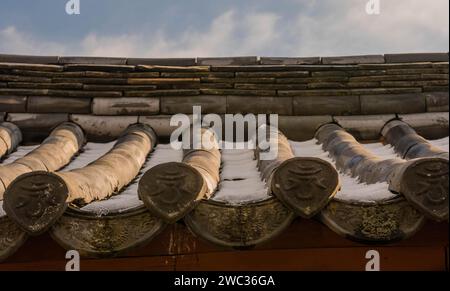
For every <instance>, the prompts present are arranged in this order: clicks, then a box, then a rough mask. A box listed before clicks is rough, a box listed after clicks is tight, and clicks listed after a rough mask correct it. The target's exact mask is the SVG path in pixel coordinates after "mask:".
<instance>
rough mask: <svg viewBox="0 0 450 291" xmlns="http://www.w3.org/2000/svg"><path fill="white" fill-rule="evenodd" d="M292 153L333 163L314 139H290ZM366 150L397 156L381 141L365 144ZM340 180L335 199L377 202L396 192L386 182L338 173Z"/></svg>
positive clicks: (387, 157)
mask: <svg viewBox="0 0 450 291" xmlns="http://www.w3.org/2000/svg"><path fill="white" fill-rule="evenodd" d="M290 143H291V147H292V149H293V151H294V154H295V155H296V156H297V157H316V158H321V159H323V160H325V161H327V162H329V163H330V164H331V165H333V166H335V165H334V162H333V159H332V158H331V157H330V156H329V153H328V152H325V151H324V150H323V149H322V146H321V145H319V144H318V141H317V140H316V139H312V140H309V141H305V142H294V141H290ZM364 146H365V147H366V148H367V149H368V150H371V151H373V152H374V153H376V154H378V155H380V157H382V158H386V159H389V158H392V157H397V156H396V155H395V153H394V152H393V150H392V148H390V147H387V146H383V145H382V144H381V143H377V144H365V145H364ZM339 178H340V181H341V190H340V191H339V192H338V193H337V194H336V196H335V199H337V200H342V201H349V202H378V201H383V200H388V199H392V198H395V197H397V196H398V195H397V194H394V193H392V192H391V191H389V189H388V187H389V185H388V183H386V182H383V183H376V184H370V185H369V184H366V183H361V182H359V181H358V179H357V178H352V177H351V176H350V175H349V174H346V173H342V172H340V173H339Z"/></svg>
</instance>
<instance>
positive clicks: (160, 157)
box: [81, 144, 183, 216]
mask: <svg viewBox="0 0 450 291" xmlns="http://www.w3.org/2000/svg"><path fill="white" fill-rule="evenodd" d="M182 160H183V151H182V150H174V149H172V147H171V146H170V144H160V145H158V146H157V147H156V148H155V151H154V152H153V153H151V154H150V156H149V158H148V160H147V162H146V163H145V165H144V167H143V168H142V169H141V172H140V174H139V175H138V177H136V179H134V180H133V182H131V183H130V185H128V186H127V187H126V188H125V189H124V190H123V191H122V192H120V193H119V194H118V195H114V196H112V197H110V198H109V199H107V200H102V201H96V202H93V203H90V204H88V205H86V206H84V207H82V208H81V211H85V212H89V213H95V214H96V215H97V216H103V215H108V214H113V213H122V212H125V211H128V210H130V209H134V208H136V207H139V206H141V205H142V201H141V200H139V197H138V183H139V179H140V178H141V177H142V175H144V174H145V172H147V171H148V170H150V169H151V168H153V167H154V166H156V165H159V164H162V163H169V162H181V161H182Z"/></svg>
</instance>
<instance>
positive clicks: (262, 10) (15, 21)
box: [0, 0, 449, 57]
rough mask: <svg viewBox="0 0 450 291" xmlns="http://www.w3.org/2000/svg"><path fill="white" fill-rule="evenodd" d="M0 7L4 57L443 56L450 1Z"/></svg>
mask: <svg viewBox="0 0 450 291" xmlns="http://www.w3.org/2000/svg"><path fill="white" fill-rule="evenodd" d="M67 1H68V0H35V1H29V0H1V1H0V53H14V54H36V55H55V54H56V55H92V56H98V55H101V56H134V57H196V56H237V55H259V56H321V55H327V56H331V55H351V54H376V53H396V52H443V51H444V52H447V51H448V50H449V12H448V10H449V1H448V0H380V3H381V11H380V12H381V13H380V14H379V15H368V14H367V13H366V9H365V6H366V3H367V2H368V1H369V0H270V1H269V0H220V1H219V0H164V1H162V0H161V1H153V0H128V1H125V0H80V4H81V14H80V15H67V14H66V12H65V5H66V2H67Z"/></svg>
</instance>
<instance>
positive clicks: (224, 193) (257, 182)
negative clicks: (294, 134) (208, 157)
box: [211, 149, 270, 205]
mask: <svg viewBox="0 0 450 291" xmlns="http://www.w3.org/2000/svg"><path fill="white" fill-rule="evenodd" d="M220 180H221V182H220V187H219V190H218V191H217V192H216V193H215V195H214V196H213V197H211V200H214V201H219V202H224V203H227V204H231V205H240V204H245V203H249V202H257V201H262V200H265V199H267V198H269V197H270V196H269V194H268V189H267V186H266V184H265V182H263V181H262V180H261V176H260V173H259V171H258V168H257V161H256V160H255V158H254V151H253V150H237V149H234V150H222V172H221V177H220Z"/></svg>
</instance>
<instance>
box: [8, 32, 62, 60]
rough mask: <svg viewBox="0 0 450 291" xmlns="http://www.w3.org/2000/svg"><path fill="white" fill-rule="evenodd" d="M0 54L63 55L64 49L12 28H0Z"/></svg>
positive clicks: (60, 45)
mask: <svg viewBox="0 0 450 291" xmlns="http://www.w3.org/2000/svg"><path fill="white" fill-rule="evenodd" d="M0 52H5V53H11V54H36V55H49V54H56V55H63V54H65V52H66V47H65V46H64V45H62V44H58V43H56V42H51V41H42V40H39V39H36V38H34V37H31V36H29V35H27V34H24V33H22V32H19V31H17V29H16V28H15V27H14V26H8V27H6V28H4V29H2V28H1V27H0Z"/></svg>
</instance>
